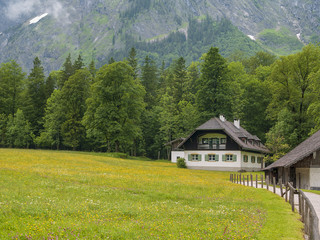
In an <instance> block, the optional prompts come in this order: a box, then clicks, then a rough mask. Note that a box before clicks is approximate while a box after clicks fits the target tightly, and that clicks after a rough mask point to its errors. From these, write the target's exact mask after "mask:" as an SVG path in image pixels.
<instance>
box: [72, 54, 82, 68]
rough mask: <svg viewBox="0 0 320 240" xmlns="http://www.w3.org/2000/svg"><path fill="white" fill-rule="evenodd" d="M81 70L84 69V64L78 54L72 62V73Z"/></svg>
mask: <svg viewBox="0 0 320 240" xmlns="http://www.w3.org/2000/svg"><path fill="white" fill-rule="evenodd" d="M83 68H84V63H83V60H82V57H81V55H80V54H79V55H78V58H77V60H75V61H74V64H73V71H74V72H76V71H77V70H80V69H83Z"/></svg>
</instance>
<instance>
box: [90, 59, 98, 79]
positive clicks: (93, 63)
mask: <svg viewBox="0 0 320 240" xmlns="http://www.w3.org/2000/svg"><path fill="white" fill-rule="evenodd" d="M89 71H90V73H91V75H92V77H93V78H94V77H95V76H96V72H97V69H96V64H95V62H94V60H93V59H92V61H91V62H90V64H89Z"/></svg>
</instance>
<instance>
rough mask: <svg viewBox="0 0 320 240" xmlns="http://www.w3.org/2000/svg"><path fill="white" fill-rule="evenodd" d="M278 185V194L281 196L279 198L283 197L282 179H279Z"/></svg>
mask: <svg viewBox="0 0 320 240" xmlns="http://www.w3.org/2000/svg"><path fill="white" fill-rule="evenodd" d="M279 185H280V194H281V197H283V189H282V178H280V179H279Z"/></svg>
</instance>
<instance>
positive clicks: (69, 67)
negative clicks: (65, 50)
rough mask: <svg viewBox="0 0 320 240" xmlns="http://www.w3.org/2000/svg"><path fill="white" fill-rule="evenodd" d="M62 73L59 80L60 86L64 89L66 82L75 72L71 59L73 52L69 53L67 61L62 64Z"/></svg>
mask: <svg viewBox="0 0 320 240" xmlns="http://www.w3.org/2000/svg"><path fill="white" fill-rule="evenodd" d="M61 72H62V74H61V77H60V79H59V81H58V88H59V89H62V87H63V85H64V83H65V82H66V81H67V80H68V79H69V77H70V76H71V75H73V74H74V68H73V64H72V61H71V54H70V53H69V55H68V57H67V58H66V60H65V62H64V63H63V65H62V70H61Z"/></svg>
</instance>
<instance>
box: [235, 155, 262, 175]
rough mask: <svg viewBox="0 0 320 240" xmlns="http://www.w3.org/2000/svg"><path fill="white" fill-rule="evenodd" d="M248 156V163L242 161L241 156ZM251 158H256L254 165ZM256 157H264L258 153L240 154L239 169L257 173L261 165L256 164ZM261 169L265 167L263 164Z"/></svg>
mask: <svg viewBox="0 0 320 240" xmlns="http://www.w3.org/2000/svg"><path fill="white" fill-rule="evenodd" d="M244 155H247V156H248V162H244V161H243V156H244ZM251 156H254V157H255V158H256V160H255V163H252V162H251ZM257 157H264V155H263V154H259V153H251V152H241V167H242V169H243V170H247V171H252V170H254V171H258V170H260V169H261V163H257ZM263 167H265V163H264V162H263Z"/></svg>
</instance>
